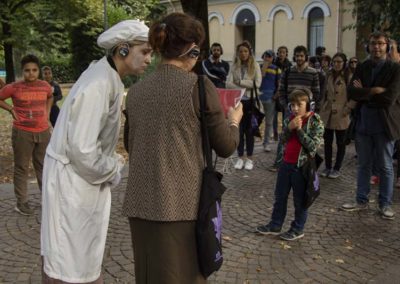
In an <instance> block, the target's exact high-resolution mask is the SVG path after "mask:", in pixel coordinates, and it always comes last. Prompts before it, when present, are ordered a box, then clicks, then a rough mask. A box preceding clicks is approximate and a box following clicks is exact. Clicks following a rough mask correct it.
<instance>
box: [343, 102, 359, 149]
mask: <svg viewBox="0 0 400 284" xmlns="http://www.w3.org/2000/svg"><path fill="white" fill-rule="evenodd" d="M357 112H358V110H357V109H354V110H352V112H351V115H350V124H349V127H347V129H346V133H345V134H344V144H346V145H349V144H350V143H351V141H353V140H355V138H356V123H357V117H358V113H357Z"/></svg>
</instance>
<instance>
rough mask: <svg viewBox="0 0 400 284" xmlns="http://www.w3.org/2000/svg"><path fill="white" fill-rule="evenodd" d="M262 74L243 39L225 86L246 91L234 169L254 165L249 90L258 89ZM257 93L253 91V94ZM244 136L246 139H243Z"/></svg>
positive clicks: (249, 47)
mask: <svg viewBox="0 0 400 284" xmlns="http://www.w3.org/2000/svg"><path fill="white" fill-rule="evenodd" d="M261 81H262V75H261V69H260V66H259V65H258V64H257V62H256V60H255V58H254V56H253V51H252V48H251V46H250V43H249V42H248V41H244V42H242V43H241V44H239V45H238V46H237V47H236V57H235V61H234V63H233V66H232V68H231V70H230V72H229V75H228V79H227V88H245V89H246V93H245V94H244V96H243V97H242V104H243V120H242V121H241V122H240V143H239V147H238V156H239V158H238V160H237V161H236V163H235V169H237V170H241V169H242V168H243V166H244V168H245V169H246V170H252V169H253V167H254V164H253V160H252V156H253V150H254V131H253V128H252V125H251V115H252V107H253V106H252V104H251V100H250V97H251V92H252V90H253V92H254V91H255V90H258V88H260V86H261ZM256 95H257V94H255V93H254V96H256ZM245 137H246V140H245ZM245 141H246V154H247V158H246V160H245V161H244V160H243V155H244V145H245Z"/></svg>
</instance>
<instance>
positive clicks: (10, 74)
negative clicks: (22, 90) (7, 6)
mask: <svg viewBox="0 0 400 284" xmlns="http://www.w3.org/2000/svg"><path fill="white" fill-rule="evenodd" d="M1 24H2V26H3V37H4V39H7V38H10V37H11V26H10V24H9V23H8V22H2V23H1ZM3 43H4V59H5V62H6V83H7V84H8V83H11V82H14V81H15V73H14V60H13V47H12V44H10V43H7V42H6V40H4V42H3Z"/></svg>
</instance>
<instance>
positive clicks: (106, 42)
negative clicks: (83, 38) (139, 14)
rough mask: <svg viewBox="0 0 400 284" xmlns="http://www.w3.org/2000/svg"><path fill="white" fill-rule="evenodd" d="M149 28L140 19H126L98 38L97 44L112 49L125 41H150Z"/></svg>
mask: <svg viewBox="0 0 400 284" xmlns="http://www.w3.org/2000/svg"><path fill="white" fill-rule="evenodd" d="M148 34H149V28H148V27H147V26H146V25H145V24H144V23H142V22H140V21H138V20H126V21H122V22H119V23H118V24H115V25H114V26H112V27H111V28H109V29H108V30H106V31H105V32H103V33H102V34H101V35H100V36H99V37H98V38H97V45H98V46H100V47H102V48H105V49H112V48H113V47H115V46H116V45H118V44H120V43H123V42H130V41H133V40H139V41H148Z"/></svg>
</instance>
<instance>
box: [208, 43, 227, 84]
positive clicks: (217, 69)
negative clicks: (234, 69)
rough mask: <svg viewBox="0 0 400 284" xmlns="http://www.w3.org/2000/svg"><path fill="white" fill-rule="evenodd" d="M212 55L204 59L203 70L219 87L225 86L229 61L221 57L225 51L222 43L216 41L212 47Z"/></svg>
mask: <svg viewBox="0 0 400 284" xmlns="http://www.w3.org/2000/svg"><path fill="white" fill-rule="evenodd" d="M210 52H211V55H210V57H209V58H208V59H206V60H203V62H202V67H203V72H204V74H205V75H207V76H208V78H209V79H210V80H211V82H213V83H214V85H215V87H217V88H225V82H226V77H227V76H228V73H229V63H228V62H226V61H224V60H222V59H221V55H222V54H223V53H224V52H223V50H222V46H221V44H219V43H217V42H214V43H213V44H212V45H211V48H210Z"/></svg>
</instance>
